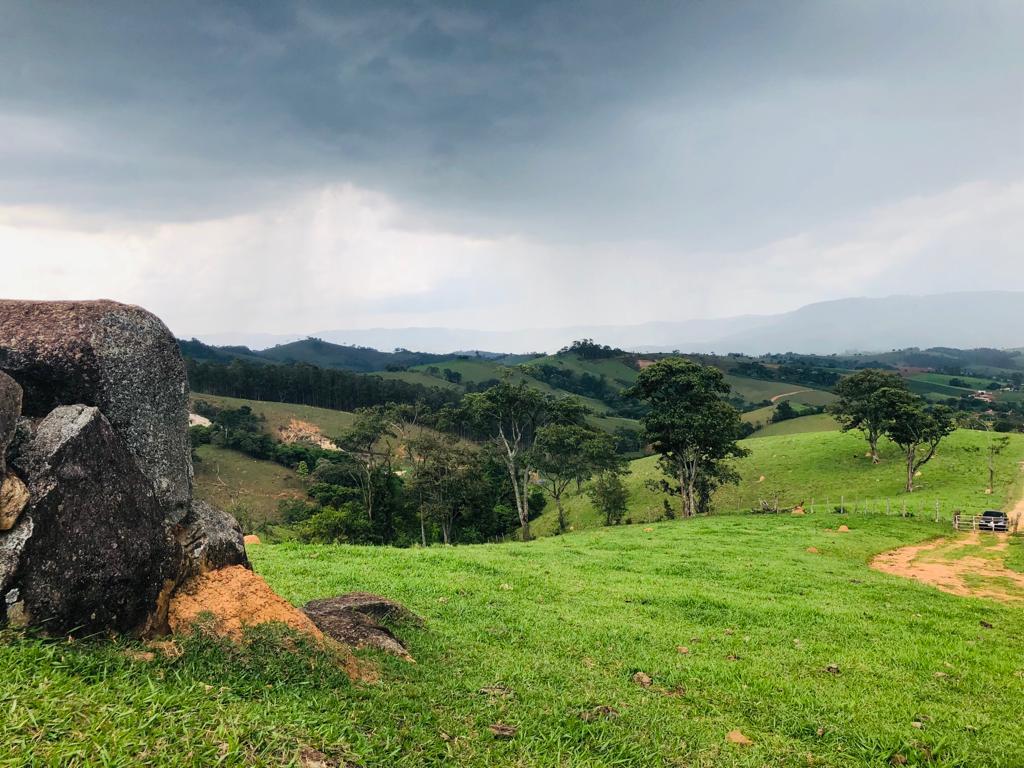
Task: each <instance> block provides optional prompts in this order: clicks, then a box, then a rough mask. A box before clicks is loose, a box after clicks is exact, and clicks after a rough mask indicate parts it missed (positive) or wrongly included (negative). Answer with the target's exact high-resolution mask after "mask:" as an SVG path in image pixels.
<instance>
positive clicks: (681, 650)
mask: <svg viewBox="0 0 1024 768" xmlns="http://www.w3.org/2000/svg"><path fill="white" fill-rule="evenodd" d="M676 651H678V652H679V653H681V654H683V655H684V656H685V655H686V654H688V653H689V652H690V649H689V648H687V647H686V646H685V645H677V646H676Z"/></svg>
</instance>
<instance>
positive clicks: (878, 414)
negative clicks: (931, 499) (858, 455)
mask: <svg viewBox="0 0 1024 768" xmlns="http://www.w3.org/2000/svg"><path fill="white" fill-rule="evenodd" d="M906 392H908V390H907V385H906V383H905V382H904V381H903V379H902V378H900V377H899V376H898V375H897V374H894V373H886V372H884V371H879V370H877V369H874V368H865V369H864V370H862V371H857V373H854V374H851V375H850V376H847V377H846V378H844V379H842V380H841V381H840V382H839V384H837V385H836V388H835V393H836V394H837V395H838V396H839V399H838V400H837V401H836V402H835V403H834V404H833V405H832V406H831V411H832V415H833V416H835V417H836V420H837V421H838V422H839V426H840V428H841V429H842V431H843V432H849V431H850V430H851V429H859V430H861V431H862V432H863V433H864V436H865V437H866V438H867V441H868V446H869V447H870V449H871V463H872V464H878V463H879V458H878V439H879V438H880V437H881V436H882V434H883V433H884V432H885V425H886V423H887V422H888V420H889V418H890V416H891V415H892V411H893V408H895V407H896V406H897V405H898V404H899V402H900V397H901V395H900V393H906Z"/></svg>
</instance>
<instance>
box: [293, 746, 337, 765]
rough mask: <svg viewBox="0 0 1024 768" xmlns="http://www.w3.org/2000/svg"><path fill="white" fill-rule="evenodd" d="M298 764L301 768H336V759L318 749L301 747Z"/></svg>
mask: <svg viewBox="0 0 1024 768" xmlns="http://www.w3.org/2000/svg"><path fill="white" fill-rule="evenodd" d="M299 765H301V766H302V768H338V761H337V760H332V759H331V758H329V757H328V756H327V755H325V754H324V753H323V752H321V751H320V750H319V749H313V748H312V747H303V749H302V751H301V752H299Z"/></svg>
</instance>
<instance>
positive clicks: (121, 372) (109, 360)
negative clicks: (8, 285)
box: [0, 301, 192, 523]
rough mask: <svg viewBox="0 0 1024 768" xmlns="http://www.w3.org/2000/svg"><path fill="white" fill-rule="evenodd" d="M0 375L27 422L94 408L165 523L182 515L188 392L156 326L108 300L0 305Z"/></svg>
mask: <svg viewBox="0 0 1024 768" xmlns="http://www.w3.org/2000/svg"><path fill="white" fill-rule="evenodd" d="M0 371H5V372H6V373H8V374H9V375H10V376H11V377H12V378H14V379H15V380H16V381H17V382H18V383H19V384H20V385H21V387H22V389H23V390H24V398H23V399H24V403H23V406H22V410H23V412H24V413H25V415H27V416H32V417H37V418H38V417H42V416H45V415H46V414H48V413H49V412H50V411H51V410H52V409H54V408H55V407H57V406H60V405H72V404H85V405H90V406H96V407H98V408H99V409H100V410H101V411H102V412H103V414H104V416H106V418H107V419H108V420H109V422H110V424H111V425H113V427H114V429H115V430H116V431H117V433H118V434H119V435H120V436H121V437H122V438H123V440H124V442H125V444H126V445H127V446H128V448H129V450H130V452H131V453H132V455H133V456H134V457H135V459H136V460H137V461H138V464H139V466H140V467H141V469H142V471H143V473H144V474H145V475H146V476H147V477H148V478H149V479H150V481H151V482H152V484H153V486H154V487H155V489H156V493H157V497H158V498H159V500H160V502H161V503H162V505H163V506H164V513H165V518H166V519H167V520H168V521H169V522H173V523H176V522H178V521H180V520H181V519H182V518H183V517H184V516H185V515H186V514H187V512H188V510H189V502H190V501H191V498H192V460H191V447H190V445H189V438H188V385H187V382H186V378H185V366H184V363H183V361H182V358H181V353H180V351H179V349H178V345H177V342H176V341H175V339H174V336H173V335H172V334H171V333H170V331H168V330H167V327H166V326H165V325H164V324H163V323H162V322H161V321H160V319H159V318H157V317H156V316H154V315H152V314H150V313H149V312H147V311H145V310H144V309H142V308H140V307H133V306H128V305H126V304H119V303H117V302H113V301H0Z"/></svg>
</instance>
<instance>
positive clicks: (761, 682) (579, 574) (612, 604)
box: [0, 515, 1024, 768]
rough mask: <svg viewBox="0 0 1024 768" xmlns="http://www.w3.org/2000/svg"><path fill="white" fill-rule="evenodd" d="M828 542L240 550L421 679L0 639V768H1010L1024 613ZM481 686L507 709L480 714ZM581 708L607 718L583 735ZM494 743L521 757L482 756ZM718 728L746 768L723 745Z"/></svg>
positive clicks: (669, 535)
mask: <svg viewBox="0 0 1024 768" xmlns="http://www.w3.org/2000/svg"><path fill="white" fill-rule="evenodd" d="M851 525H852V527H853V530H852V531H851V532H850V533H848V534H836V533H835V532H834V531H831V530H827V528H828V527H832V526H834V520H833V518H831V516H824V515H818V516H813V517H806V518H801V519H796V518H790V517H784V518H780V517H764V516H757V517H755V516H747V517H719V518H707V519H698V520H694V521H686V522H674V523H666V524H659V525H656V526H654V527H653V530H652V531H650V532H647V531H644V530H642V529H641V528H640V527H638V526H634V527H630V528H618V529H614V530H598V531H591V532H586V533H581V534H576V535H573V536H566V537H562V538H559V539H546V540H542V541H537V542H532V543H530V544H508V545H484V546H467V547H458V548H451V549H442V548H434V549H429V550H394V549H387V548H379V549H376V548H359V547H327V546H323V547H310V546H299V545H282V546H263V547H257V548H254V549H253V551H252V553H251V554H252V557H253V560H254V563H255V566H256V568H257V570H258V571H259V572H261V573H263V574H264V575H265V576H266V578H267V579H268V580H269V581H270V583H271V584H272V585H273V586H275V587H276V588H277V589H278V590H279V591H280V592H281V593H282V594H283V595H284V596H286V597H287V598H288V599H290V600H292V601H293V602H295V603H302V602H303V601H305V600H308V599H312V598H316V597H324V596H329V595H334V594H338V593H342V592H347V591H351V590H369V591H375V592H382V593H385V594H387V595H389V596H391V597H394V598H396V599H398V600H400V601H402V602H404V603H405V604H406V605H408V606H409V607H410V608H412V609H413V610H414V611H416V612H417V613H419V614H421V615H422V616H424V617H425V618H426V620H427V624H426V627H425V628H424V629H418V630H417V629H411V628H404V629H401V630H400V634H401V635H402V636H403V637H404V638H405V639H406V641H407V642H408V644H409V646H410V649H411V652H412V654H413V655H414V656H415V657H416V659H417V662H418V663H416V664H409V663H406V662H402V661H400V660H397V659H393V658H388V657H382V656H379V655H376V654H373V653H370V652H364V653H363V654H362V655H363V656H366V657H371V658H373V659H374V660H375V661H376V663H377V664H378V665H379V670H380V681H379V682H377V683H373V684H362V685H359V686H353V685H350V684H348V683H347V682H346V681H345V679H344V677H343V676H342V675H340V674H339V673H338V672H336V671H335V670H334V669H333V668H332V667H331V665H330V664H329V663H327V659H325V658H323V657H317V658H314V659H312V663H307V662H306V661H305V659H304V657H302V656H296V655H295V654H293V653H291V652H288V651H283V650H280V649H279V648H278V647H277V646H275V645H272V644H268V643H266V642H264V641H261V642H259V643H258V644H257V645H256V646H254V647H253V648H251V649H249V650H244V649H239V650H230V651H228V650H222V649H219V648H218V647H216V646H214V645H212V644H210V643H204V642H196V641H193V642H189V643H186V644H185V650H186V652H185V654H184V656H182V657H181V658H179V659H177V660H174V661H170V660H164V659H157V660H156V661H152V662H143V661H133V660H132V659H131V658H130V657H129V656H128V655H127V654H126V653H123V652H122V650H121V647H120V646H119V645H110V644H106V643H96V642H93V643H74V644H68V643H66V642H63V641H49V642H48V641H36V640H31V639H25V638H22V637H20V636H18V635H14V634H7V635H0V707H2V709H3V712H4V717H3V718H0V745H2V746H0V765H3V766H12V767H13V766H19V767H20V766H23V765H26V764H29V763H31V764H37V765H55V766H56V765H60V766H83V765H100V764H102V765H105V766H136V765H153V766H181V765H213V764H217V765H222V766H282V765H298V759H297V758H298V754H297V753H298V751H299V749H300V748H301V747H303V746H313V747H316V748H318V749H320V750H323V751H324V752H326V753H328V754H329V755H331V756H332V757H334V758H336V759H339V760H350V761H352V763H353V764H357V765H360V766H365V767H366V768H383V767H384V766H395V767H396V768H406V767H409V766H442V765H453V766H467V767H472V768H477V767H479V768H483V767H484V766H509V767H512V766H515V767H520V766H531V768H549V767H550V768H554V767H555V766H573V767H578V768H583V767H584V766H595V767H596V766H611V765H615V766H619V767H620V768H634V767H635V768H648V767H655V768H659V767H661V766H675V767H677V768H678V767H679V766H721V767H724V768H732V767H737V766H750V767H753V766H766V765H772V766H792V767H794V768H795V767H796V766H807V765H814V766H828V767H832V768H839V767H840V766H868V765H871V766H883V765H889V764H890V761H891V760H892V759H893V756H894V755H902V756H903V757H905V758H906V759H907V760H908V761H909V764H910V765H925V764H928V765H937V766H995V767H999V766H1002V767H1003V768H1010V767H1011V766H1019V765H1022V764H1024V741H1022V740H1021V739H1020V738H1019V733H1018V731H1017V729H1016V727H1015V725H1016V724H1015V723H1014V722H1013V721H1012V720H1011V721H1009V722H1008V721H1007V720H1006V718H1007V717H1008V716H1011V717H1012V716H1014V715H1013V713H1015V712H1018V711H1019V708H1020V702H1021V700H1022V697H1024V678H1022V677H1021V675H1020V669H1021V662H1020V656H1019V638H1020V636H1021V634H1022V633H1024V614H1022V613H1021V611H1020V610H1019V608H1013V607H1007V606H1002V605H999V604H997V603H993V602H989V601H984V600H978V599H971V598H958V597H954V596H951V595H947V594H944V593H941V592H938V591H936V590H934V589H932V588H930V587H926V586H923V585H920V584H918V583H916V582H911V581H908V580H903V579H900V578H897V577H893V576H887V575H884V574H880V573H876V572H874V571H871V570H869V569H868V568H867V567H866V563H867V562H868V560H869V559H870V557H871V556H872V555H873V554H874V553H877V552H880V551H883V550H886V549H889V548H891V547H894V546H898V545H900V544H904V543H909V542H912V541H916V540H921V539H924V538H927V537H930V536H932V535H934V534H935V532H936V531H937V530H938V529H937V528H936V526H935V525H934V524H932V523H927V522H924V521H913V520H901V519H898V518H869V519H863V520H856V521H853V522H851ZM942 530H944V528H943V529H942ZM809 546H814V547H816V548H817V549H818V550H819V552H820V554H809V553H807V552H806V549H807V547H809ZM982 622H984V623H985V624H986V625H991V627H992V628H991V629H986V628H983V627H982V626H981V623H982ZM123 642H124V643H125V644H126V645H128V646H129V647H131V646H132V645H133V644H132V643H130V642H128V641H123ZM678 645H686V646H688V647H689V650H690V652H689V653H688V654H686V655H683V654H680V653H678V652H677V650H676V646H678ZM982 651H984V652H982ZM312 664H315V666H312ZM829 665H837V666H838V669H839V673H838V674H831V673H829V672H828V671H827V670H826V667H828V666H829ZM637 671H643V672H644V673H646V674H648V675H650V676H651V677H652V678H653V680H654V684H653V685H652V686H651V687H649V688H643V687H641V686H639V685H637V684H635V683H634V682H632V677H633V675H634V673H636V672H637ZM940 672H941V673H942V676H936V675H937V673H940ZM495 685H504V686H507V687H508V689H510V691H511V693H510V695H509V696H508V697H507V698H504V697H501V696H490V695H487V694H485V693H480V689H481V688H484V687H485V686H495ZM598 706H611V707H614V708H615V710H616V711H617V712H618V717H617V718H615V719H600V718H598V719H595V720H591V721H589V722H587V721H584V720H583V719H581V717H580V715H581V713H584V712H587V711H589V710H591V709H593V708H594V707H598ZM495 722H503V723H508V724H510V725H513V726H515V727H517V728H518V735H516V737H515V738H513V739H512V740H510V741H499V740H496V739H494V738H493V737H492V736H491V734H490V733H489V732H488V728H487V726H488V725H489V724H491V723H495ZM915 722H917V723H921V724H922V726H923V727H921V728H920V729H919V728H915V727H913V725H912V723H915ZM732 729H740V730H742V732H743V733H744V734H746V735H747V736H748V737H750V738H751V739H752V741H753V745H752V746H749V747H737V746H735V745H730V744H728V743H726V740H725V735H726V733H727V732H728V731H730V730H732Z"/></svg>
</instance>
